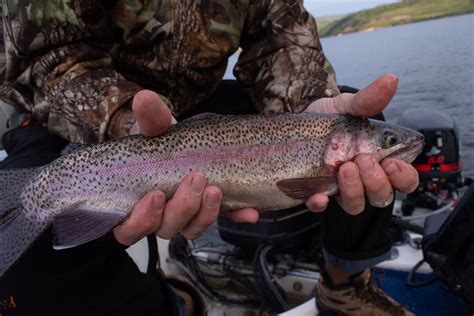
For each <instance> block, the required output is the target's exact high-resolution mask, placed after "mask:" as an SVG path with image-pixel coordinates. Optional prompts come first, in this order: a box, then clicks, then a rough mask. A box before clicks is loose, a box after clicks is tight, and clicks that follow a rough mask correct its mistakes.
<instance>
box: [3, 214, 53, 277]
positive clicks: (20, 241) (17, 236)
mask: <svg viewBox="0 0 474 316" xmlns="http://www.w3.org/2000/svg"><path fill="white" fill-rule="evenodd" d="M46 226H47V225H46V223H44V222H41V221H36V220H33V219H31V218H28V217H27V216H26V213H25V210H24V209H23V207H17V208H10V209H7V210H4V211H3V212H2V213H1V214H0V277H1V276H3V275H4V274H5V272H7V270H8V269H9V268H10V267H11V266H12V265H13V264H14V263H15V262H16V261H17V260H18V259H19V258H20V256H21V255H22V254H23V253H24V252H25V251H26V250H27V249H28V248H29V247H30V246H31V244H33V242H34V241H35V240H36V239H37V238H38V237H39V235H40V234H41V233H42V232H43V231H44V230H45V229H46Z"/></svg>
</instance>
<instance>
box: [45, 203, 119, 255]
mask: <svg viewBox="0 0 474 316" xmlns="http://www.w3.org/2000/svg"><path fill="white" fill-rule="evenodd" d="M125 217H126V213H125V212H123V211H121V210H102V209H97V208H94V207H92V206H89V205H85V204H78V205H74V206H72V207H70V208H68V209H66V210H64V211H63V212H61V213H59V214H57V215H56V216H55V217H54V220H53V247H54V249H57V250H60V249H67V248H72V247H75V246H79V245H82V244H85V243H86V242H89V241H92V240H94V239H97V238H100V237H102V236H104V235H105V234H107V233H108V232H109V231H110V230H111V229H112V228H114V227H115V226H117V225H118V224H120V223H121V222H122V221H123V220H124V219H125Z"/></svg>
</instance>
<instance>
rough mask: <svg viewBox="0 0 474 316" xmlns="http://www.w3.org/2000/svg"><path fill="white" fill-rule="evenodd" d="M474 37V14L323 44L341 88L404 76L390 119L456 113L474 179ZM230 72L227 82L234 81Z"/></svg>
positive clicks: (467, 167) (463, 154) (466, 169)
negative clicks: (408, 112)
mask: <svg viewBox="0 0 474 316" xmlns="http://www.w3.org/2000/svg"><path fill="white" fill-rule="evenodd" d="M473 33H474V15H473V14H470V15H463V16H457V17H449V18H443V19H439V20H431V21H426V22H420V23H413V24H407V25H402V26H396V27H391V28H387V29H382V30H378V31H373V32H368V33H353V34H347V35H343V36H338V37H329V38H323V39H322V44H323V48H324V51H325V52H326V55H327V57H328V59H329V60H330V61H331V63H332V64H333V66H334V68H335V69H336V73H337V79H338V83H339V84H344V85H348V86H353V87H357V88H361V87H364V86H366V85H367V84H369V83H370V82H371V81H372V80H374V79H376V78H377V77H378V76H380V75H381V74H383V73H385V72H392V73H394V74H396V75H397V76H398V77H399V78H400V85H399V90H398V93H397V95H396V96H395V98H394V99H393V101H392V103H391V104H390V106H389V107H388V108H387V110H386V112H385V115H386V117H387V120H388V121H392V122H396V121H397V120H398V116H399V115H400V113H401V112H402V111H403V110H405V109H411V108H433V109H438V110H442V111H445V112H446V113H448V114H449V115H451V116H452V117H453V118H454V119H455V121H456V123H457V125H458V128H459V135H460V138H461V144H462V152H461V157H462V161H463V164H464V168H463V169H464V174H465V175H466V176H467V175H468V176H471V177H473V176H474V97H473V94H474V34H473ZM235 60H236V57H235V56H234V57H233V60H232V62H235ZM229 66H231V65H230V64H229ZM230 68H231V67H229V69H228V72H227V73H226V77H227V78H230V77H232V72H231V69H230Z"/></svg>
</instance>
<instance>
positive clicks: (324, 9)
mask: <svg viewBox="0 0 474 316" xmlns="http://www.w3.org/2000/svg"><path fill="white" fill-rule="evenodd" d="M395 2H399V1H398V0H304V5H305V7H306V9H307V10H308V11H309V12H310V13H311V14H312V15H313V16H314V17H322V16H332V15H344V14H348V13H353V12H357V11H360V10H365V9H370V8H374V7H376V6H378V5H381V4H388V3H395Z"/></svg>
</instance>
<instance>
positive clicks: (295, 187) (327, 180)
mask: <svg viewBox="0 0 474 316" xmlns="http://www.w3.org/2000/svg"><path fill="white" fill-rule="evenodd" d="M277 187H278V188H279V189H280V190H281V191H282V192H283V193H285V194H286V195H287V196H289V197H290V198H292V199H296V200H305V199H307V198H308V197H310V196H311V195H313V194H316V193H322V194H326V195H334V194H337V192H338V190H339V189H338V186H337V179H336V177H315V178H295V179H286V180H281V181H278V182H277Z"/></svg>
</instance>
